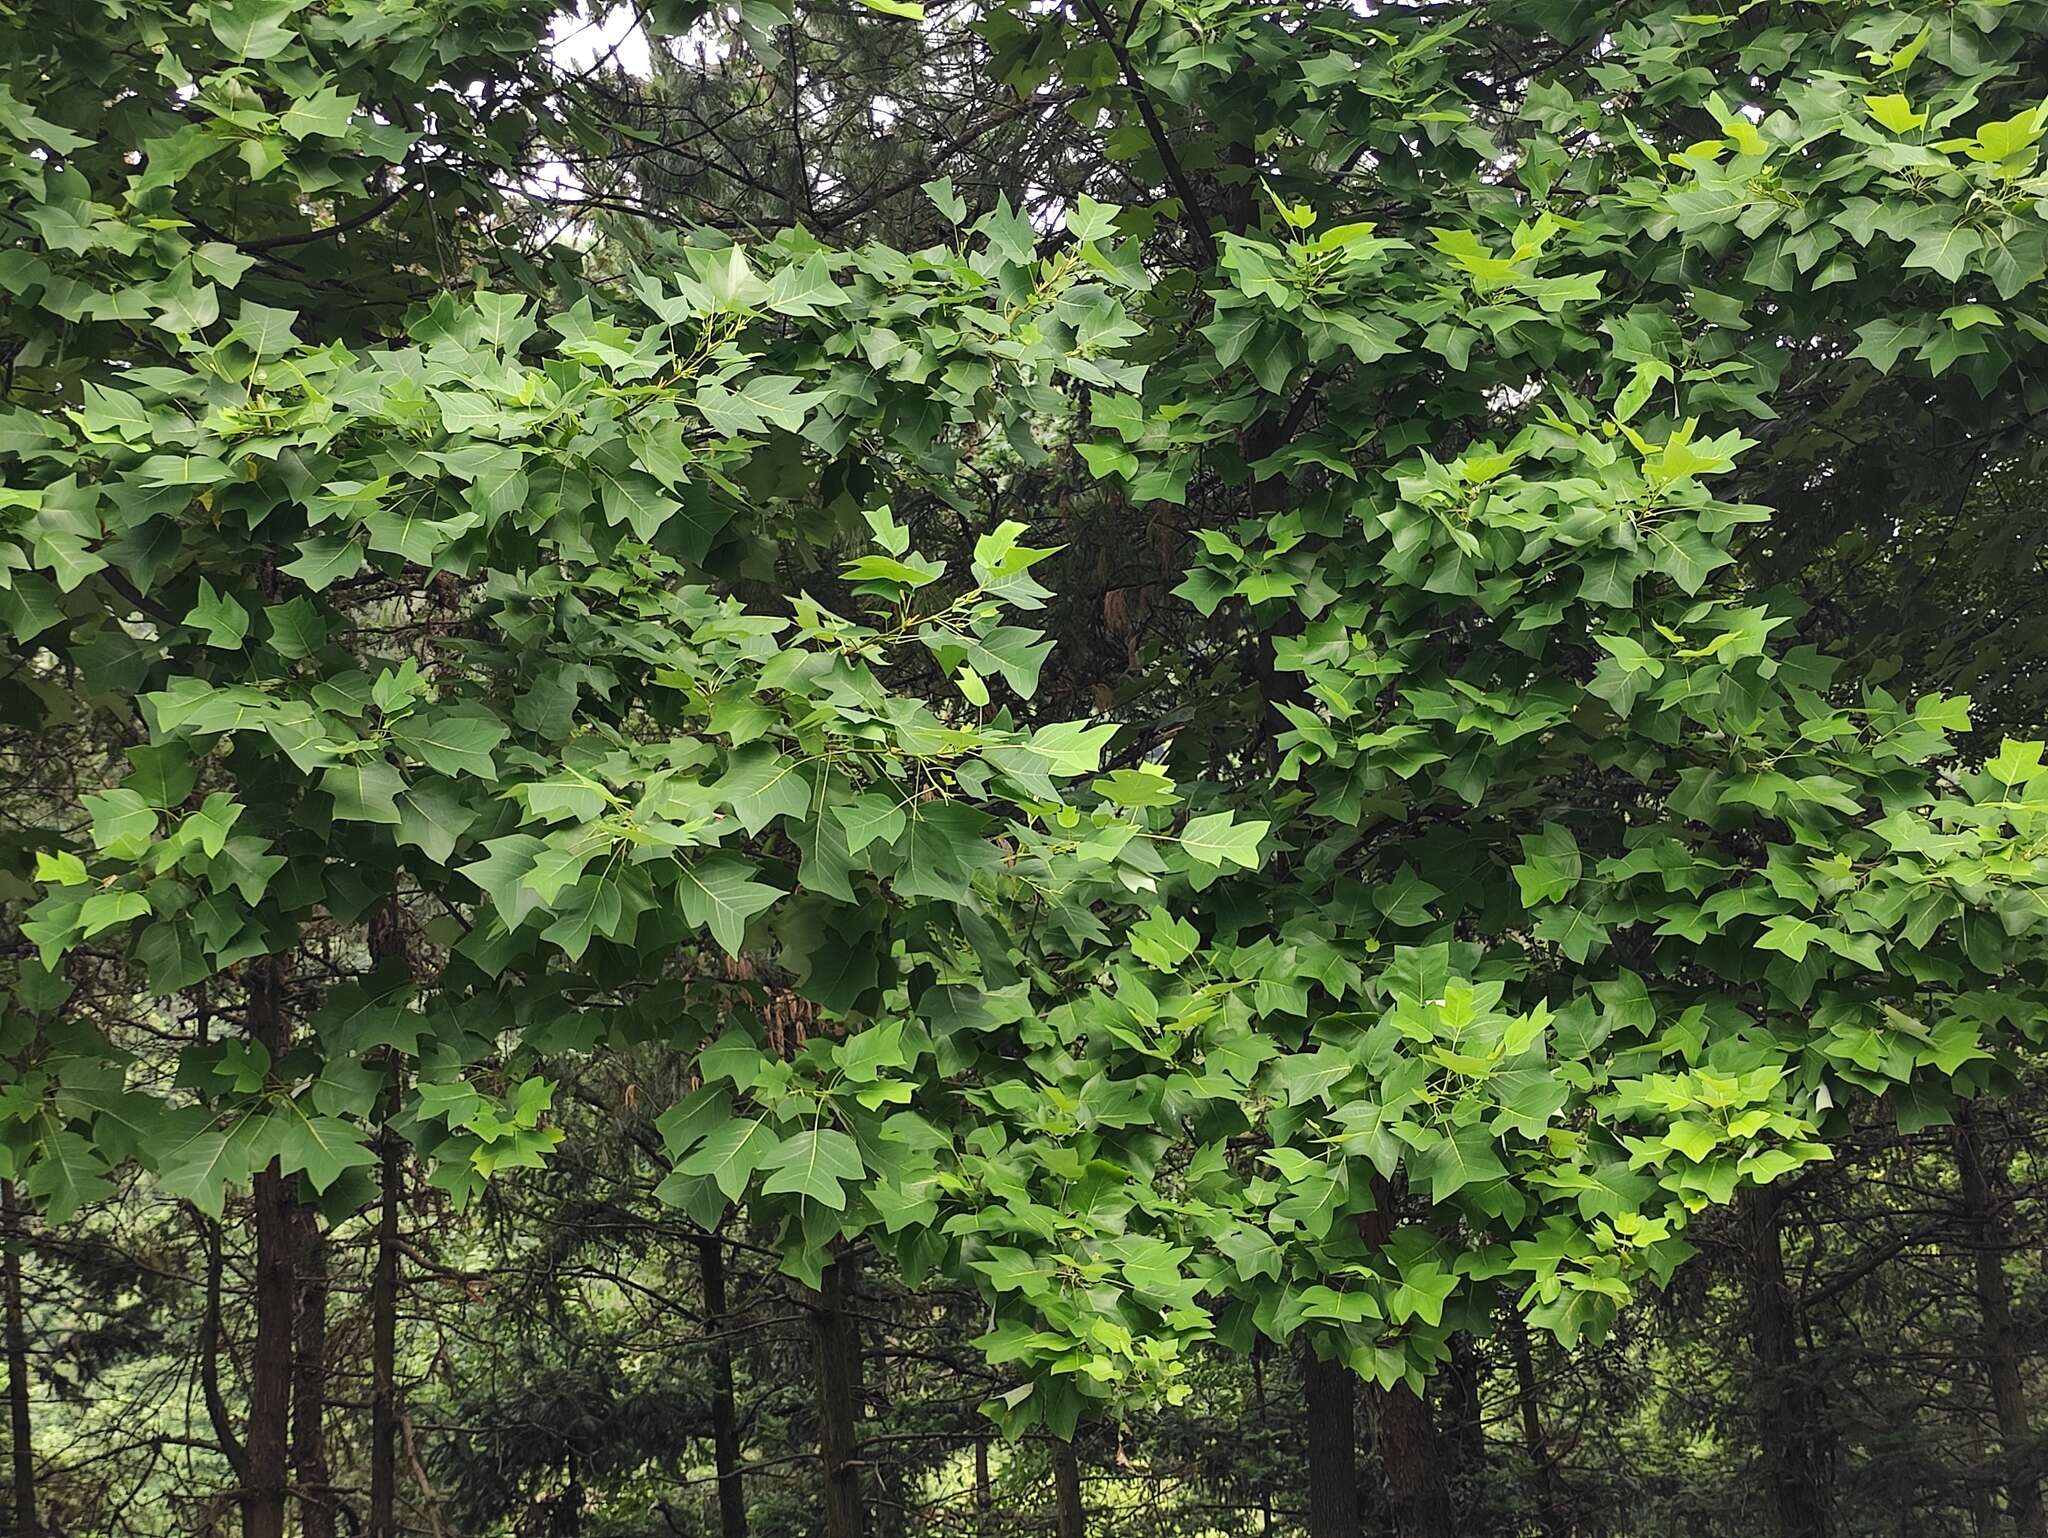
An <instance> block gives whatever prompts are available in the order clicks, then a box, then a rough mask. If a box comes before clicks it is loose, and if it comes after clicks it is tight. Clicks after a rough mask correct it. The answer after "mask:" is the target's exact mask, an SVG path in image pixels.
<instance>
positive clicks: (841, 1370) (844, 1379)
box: [810, 1258, 866, 1538]
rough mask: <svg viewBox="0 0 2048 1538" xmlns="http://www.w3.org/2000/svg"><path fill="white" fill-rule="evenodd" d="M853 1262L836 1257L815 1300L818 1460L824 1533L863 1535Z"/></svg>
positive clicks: (849, 1537) (829, 1536)
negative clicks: (851, 1309) (850, 1311)
mask: <svg viewBox="0 0 2048 1538" xmlns="http://www.w3.org/2000/svg"><path fill="white" fill-rule="evenodd" d="M853 1279H854V1263H853V1262H852V1261H851V1260H848V1259H844V1258H842V1259H839V1260H835V1261H834V1262H833V1263H832V1264H831V1265H829V1266H827V1267H826V1268H825V1275H824V1276H823V1278H822V1279H821V1280H822V1286H821V1287H820V1288H819V1290H818V1292H817V1293H816V1294H815V1295H814V1296H813V1298H812V1300H811V1311H810V1312H811V1356H812V1365H813V1367H814V1369H815V1371H816V1373H817V1383H818V1460H819V1462H820V1463H821V1464H822V1465H823V1471H824V1486H825V1491H824V1494H825V1503H824V1504H825V1524H824V1533H825V1538H861V1535H862V1533H863V1532H864V1530H865V1527H866V1512H865V1510H864V1509H863V1506H862V1502H861V1487H860V1464H859V1461H858V1459H859V1454H860V1340H859V1336H858V1334H857V1332H856V1331H855V1328H854V1321H853V1319H852V1318H851V1316H850V1315H849V1314H848V1312H847V1304H848V1302H849V1300H850V1299H851V1296H852V1293H853Z"/></svg>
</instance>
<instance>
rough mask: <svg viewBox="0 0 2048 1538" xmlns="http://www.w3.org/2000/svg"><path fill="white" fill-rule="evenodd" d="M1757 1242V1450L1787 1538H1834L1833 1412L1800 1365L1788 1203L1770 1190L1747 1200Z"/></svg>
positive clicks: (1753, 1291) (1753, 1250)
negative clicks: (1785, 1236)
mask: <svg viewBox="0 0 2048 1538" xmlns="http://www.w3.org/2000/svg"><path fill="white" fill-rule="evenodd" d="M1743 1210H1744V1216H1745V1218H1746V1219H1747V1222H1748V1227H1749V1242H1750V1276H1749V1292H1750V1317H1751V1320H1752V1322H1753V1329H1752V1340H1753V1342H1754V1346H1755V1350H1756V1359H1757V1369H1758V1378H1759V1382H1758V1391H1759V1392H1758V1405H1757V1410H1758V1414H1757V1443H1758V1446H1759V1447H1760V1448H1761V1449H1762V1452H1763V1461H1764V1473H1765V1478H1766V1479H1767V1481H1768V1482H1769V1485H1770V1490H1771V1504H1772V1506H1773V1508H1774V1509H1775V1510H1776V1512H1777V1519H1778V1531H1779V1533H1780V1534H1782V1535H1783V1538H1827V1534H1828V1531H1829V1526H1830V1524H1829V1520H1828V1499H1827V1490H1828V1463H1829V1458H1828V1445H1827V1443H1828V1437H1827V1429H1826V1427H1827V1421H1826V1407H1825V1405H1824V1403H1823V1401H1822V1396H1821V1391H1820V1385H1819V1383H1818V1382H1817V1381H1816V1379H1815V1377H1814V1374H1813V1371H1812V1369H1811V1367H1810V1365H1808V1364H1805V1363H1802V1362H1801V1361H1800V1359H1799V1330H1798V1318H1797V1312H1796V1307H1795V1304H1794V1302H1793V1299H1792V1294H1791V1292H1790V1290H1789V1289H1788V1288H1787V1287H1786V1285H1785V1250H1784V1244H1783V1241H1782V1239H1781V1237H1780V1234H1779V1220H1780V1217H1781V1215H1782V1212H1783V1198H1782V1197H1781V1196H1779V1194H1778V1193H1777V1192H1775V1191H1774V1190H1772V1189H1771V1188H1770V1187H1769V1186H1756V1187H1753V1188H1752V1189H1751V1190H1750V1191H1749V1192H1748V1193H1747V1194H1746V1195H1745V1196H1744V1198H1743Z"/></svg>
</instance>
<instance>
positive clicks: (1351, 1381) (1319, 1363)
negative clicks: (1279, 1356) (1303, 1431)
mask: <svg viewBox="0 0 2048 1538" xmlns="http://www.w3.org/2000/svg"><path fill="white" fill-rule="evenodd" d="M1301 1396H1302V1401H1303V1404H1304V1407H1305V1409H1306V1411H1307V1427H1308V1439H1307V1440H1308V1538H1358V1533H1359V1526H1358V1375H1357V1374H1356V1373H1354V1372H1353V1371H1352V1370H1351V1369H1350V1368H1349V1367H1348V1366H1346V1365H1345V1364H1344V1363H1342V1362H1337V1361H1327V1362H1326V1361H1324V1360H1323V1359H1322V1358H1321V1357H1319V1356H1317V1355H1316V1354H1315V1350H1314V1348H1313V1347H1311V1346H1310V1345H1309V1343H1308V1341H1307V1340H1306V1339H1305V1338H1304V1339H1303V1341H1302V1343H1301Z"/></svg>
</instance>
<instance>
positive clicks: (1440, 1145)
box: [1408, 1127, 1508, 1206]
mask: <svg viewBox="0 0 2048 1538" xmlns="http://www.w3.org/2000/svg"><path fill="white" fill-rule="evenodd" d="M1408 1164H1409V1168H1410V1170H1411V1171H1412V1172H1413V1173H1414V1175H1415V1176H1416V1177H1417V1178H1419V1179H1422V1180H1426V1181H1428V1182H1429V1199H1430V1201H1431V1203H1432V1204H1434V1205H1437V1206H1441V1205H1442V1204H1443V1203H1445V1202H1447V1201H1449V1200H1450V1199H1451V1198H1452V1197H1453V1196H1455V1195H1457V1194H1458V1192H1460V1191H1462V1190H1463V1189H1464V1188H1465V1187H1466V1186H1468V1185H1478V1184H1481V1183H1483V1182H1485V1181H1489V1180H1499V1179H1502V1178H1503V1177H1504V1176H1506V1174H1507V1172H1508V1171H1507V1166H1506V1165H1504V1164H1502V1163H1501V1161H1500V1155H1499V1154H1498V1153H1497V1152H1496V1151H1495V1146H1494V1141H1493V1138H1492V1137H1491V1136H1490V1135H1489V1134H1488V1133H1487V1132H1486V1130H1485V1129H1484V1128H1482V1127H1459V1128H1457V1129H1456V1130H1455V1131H1453V1132H1452V1133H1451V1134H1450V1135H1449V1136H1447V1137H1444V1138H1442V1139H1440V1140H1439V1141H1438V1142H1436V1143H1434V1144H1432V1145H1431V1146H1430V1147H1428V1148H1421V1149H1417V1150H1416V1151H1415V1152H1414V1153H1412V1154H1410V1155H1409V1158H1408Z"/></svg>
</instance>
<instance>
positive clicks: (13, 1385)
mask: <svg viewBox="0 0 2048 1538" xmlns="http://www.w3.org/2000/svg"><path fill="white" fill-rule="evenodd" d="M0 1216H4V1218H5V1220H6V1224H7V1236H6V1243H5V1246H4V1248H0V1290H4V1292H5V1294H6V1299H5V1308H6V1313H7V1323H6V1332H7V1424H8V1432H9V1438H10V1440H9V1447H8V1452H9V1457H10V1460H11V1462H10V1468H11V1471H12V1475H13V1479H12V1484H13V1491H12V1494H13V1499H14V1532H15V1534H16V1538H38V1535H39V1534H40V1533H41V1532H42V1530H43V1524H42V1522H41V1521H40V1520H39V1519H38V1517H37V1516H36V1443H35V1423H34V1418H33V1417H32V1416H31V1415H30V1413H29V1382H28V1317H27V1312H26V1310H25V1308H24V1307H23V1304H22V1298H21V1244H22V1212H21V1202H20V1200H19V1198H18V1197H17V1196H16V1194H15V1190H14V1182H13V1181H11V1180H0Z"/></svg>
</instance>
